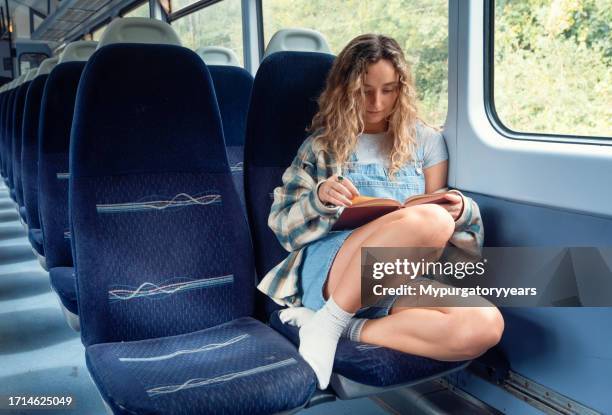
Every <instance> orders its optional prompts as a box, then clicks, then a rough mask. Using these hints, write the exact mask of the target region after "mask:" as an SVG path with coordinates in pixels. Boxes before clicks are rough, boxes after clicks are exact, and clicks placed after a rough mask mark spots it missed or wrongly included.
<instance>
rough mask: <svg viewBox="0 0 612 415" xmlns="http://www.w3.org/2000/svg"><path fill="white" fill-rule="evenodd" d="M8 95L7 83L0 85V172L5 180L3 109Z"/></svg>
mask: <svg viewBox="0 0 612 415" xmlns="http://www.w3.org/2000/svg"><path fill="white" fill-rule="evenodd" d="M7 95H8V84H5V85H2V87H0V174H1V175H2V179H3V180H4V181H5V182H6V168H5V163H6V147H5V145H4V122H5V120H4V109H5V108H6V98H7Z"/></svg>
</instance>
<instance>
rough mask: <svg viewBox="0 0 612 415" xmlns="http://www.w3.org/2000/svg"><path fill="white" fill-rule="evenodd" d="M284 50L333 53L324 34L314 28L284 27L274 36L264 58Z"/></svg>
mask: <svg viewBox="0 0 612 415" xmlns="http://www.w3.org/2000/svg"><path fill="white" fill-rule="evenodd" d="M283 51H300V52H321V53H332V52H331V49H330V48H329V44H328V43H327V40H325V37H324V36H323V34H321V33H319V32H317V31H316V30H312V29H300V28H292V29H282V30H279V31H278V32H276V33H275V34H274V36H272V38H271V39H270V41H269V42H268V46H267V47H266V52H265V53H264V58H266V57H267V56H269V55H271V54H273V53H275V52H283Z"/></svg>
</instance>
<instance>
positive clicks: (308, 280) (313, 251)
mask: <svg viewBox="0 0 612 415" xmlns="http://www.w3.org/2000/svg"><path fill="white" fill-rule="evenodd" d="M351 232H352V230H347V231H337V232H330V233H329V234H327V235H326V236H324V237H323V238H321V239H319V240H317V241H314V242H311V243H310V244H309V245H307V246H306V248H304V259H303V261H302V269H301V272H300V287H299V289H300V295H301V296H302V305H303V306H304V307H308V308H310V309H312V310H318V309H320V308H321V307H323V305H325V298H324V297H323V286H324V285H325V281H327V277H328V276H329V271H330V269H331V266H332V264H333V262H334V259H335V258H336V255H337V254H338V251H339V250H340V247H341V246H342V244H343V243H344V241H346V239H347V238H348V237H349V236H350V235H351ZM395 299H396V297H387V298H383V299H381V300H380V301H379V302H378V303H377V304H375V305H373V306H369V307H362V308H360V309H359V310H358V311H357V313H355V317H359V318H380V317H384V316H387V315H388V314H389V311H390V310H391V307H393V303H394V302H395Z"/></svg>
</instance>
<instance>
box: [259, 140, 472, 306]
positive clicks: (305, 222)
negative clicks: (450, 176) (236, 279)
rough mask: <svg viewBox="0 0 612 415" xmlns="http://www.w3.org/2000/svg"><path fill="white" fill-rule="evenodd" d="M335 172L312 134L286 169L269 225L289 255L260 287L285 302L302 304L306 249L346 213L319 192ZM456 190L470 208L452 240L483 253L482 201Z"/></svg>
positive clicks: (337, 169) (338, 170)
mask: <svg viewBox="0 0 612 415" xmlns="http://www.w3.org/2000/svg"><path fill="white" fill-rule="evenodd" d="M334 174H342V171H341V168H340V166H339V165H338V163H337V162H336V160H334V159H333V158H332V157H331V156H330V155H328V154H327V153H326V152H325V151H323V150H322V149H321V148H320V146H319V145H318V143H316V142H314V141H313V139H312V137H308V138H307V139H306V140H305V141H304V143H302V145H301V146H300V148H299V150H298V153H297V156H296V157H295V158H294V159H293V162H292V163H291V165H290V166H289V167H288V168H287V170H285V172H284V173H283V177H282V181H283V185H282V186H279V187H277V188H276V189H274V202H273V203H272V208H271V211H270V216H269V217H268V226H269V227H270V229H272V231H273V232H274V234H275V235H276V237H277V238H278V241H279V242H280V244H281V245H282V246H283V248H285V249H286V250H287V251H289V255H288V256H287V258H285V260H284V261H282V262H281V263H280V264H278V265H277V266H275V267H274V268H272V269H271V270H270V271H269V272H268V273H267V274H266V275H265V277H264V278H263V279H262V280H261V282H260V283H259V285H258V286H257V288H258V289H259V290H260V291H261V292H263V293H264V294H266V295H268V296H269V297H270V298H272V300H274V301H275V302H276V303H277V304H279V305H283V306H301V298H300V297H299V294H298V284H299V272H298V271H299V269H300V265H301V264H302V258H303V255H304V248H305V247H306V245H308V244H309V243H310V242H313V241H316V240H318V239H320V238H322V237H324V236H325V235H326V234H327V233H328V232H329V231H330V230H331V228H332V227H333V226H334V223H335V222H336V221H337V220H338V217H339V216H340V213H341V212H342V208H341V207H330V206H326V205H324V204H323V203H322V202H321V200H320V199H319V197H318V195H317V189H318V186H319V185H320V184H321V183H322V182H323V181H325V180H326V179H327V178H328V177H330V176H332V175H334ZM445 190H447V189H440V190H439V191H445ZM453 191H454V192H457V193H458V194H459V195H461V197H462V198H463V206H464V208H463V212H462V213H461V216H460V217H459V218H458V219H457V221H456V222H455V223H456V225H455V232H454V233H453V236H452V237H451V239H450V241H449V242H450V243H451V244H453V245H455V246H457V247H458V248H461V249H463V250H465V251H466V252H467V253H469V254H471V255H479V254H480V251H481V247H482V244H483V239H484V231H483V226H482V219H481V217H480V211H479V209H478V205H477V204H476V203H475V202H474V201H473V200H472V199H470V198H468V197H466V196H464V195H463V194H461V192H459V191H456V190H453Z"/></svg>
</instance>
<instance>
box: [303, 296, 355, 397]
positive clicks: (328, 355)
mask: <svg viewBox="0 0 612 415" xmlns="http://www.w3.org/2000/svg"><path fill="white" fill-rule="evenodd" d="M354 315H355V314H354V313H347V312H346V311H344V310H343V309H342V308H340V306H338V304H336V302H335V301H334V299H333V298H332V297H329V300H327V302H326V303H325V305H324V306H323V308H321V309H320V310H319V311H317V312H316V313H315V314H314V316H313V317H312V318H311V319H310V320H308V321H307V322H306V324H304V325H303V326H302V327H301V328H300V355H302V357H303V358H304V360H306V362H308V364H309V365H310V366H311V367H312V369H313V370H314V372H315V374H316V375H317V380H318V384H319V389H321V390H323V389H325V388H327V385H329V379H330V378H331V373H332V368H333V365H334V356H335V354H336V347H337V346H338V340H339V339H340V336H341V335H342V332H343V331H344V329H345V328H346V326H347V325H348V324H349V322H350V320H351V317H353V316H354Z"/></svg>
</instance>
